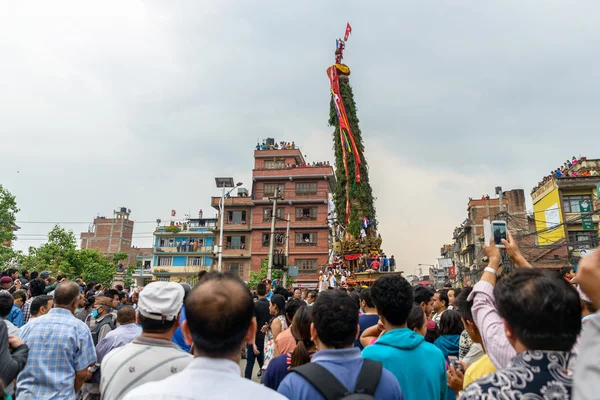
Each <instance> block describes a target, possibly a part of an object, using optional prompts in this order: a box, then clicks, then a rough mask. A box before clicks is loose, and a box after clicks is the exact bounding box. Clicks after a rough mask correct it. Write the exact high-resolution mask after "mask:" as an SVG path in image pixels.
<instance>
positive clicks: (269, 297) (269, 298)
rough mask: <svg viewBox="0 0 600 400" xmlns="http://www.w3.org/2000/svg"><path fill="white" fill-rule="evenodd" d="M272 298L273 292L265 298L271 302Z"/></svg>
mask: <svg viewBox="0 0 600 400" xmlns="http://www.w3.org/2000/svg"><path fill="white" fill-rule="evenodd" d="M271 297H273V291H272V290H271V291H270V292H269V293H267V295H266V296H265V299H267V300H269V301H271Z"/></svg>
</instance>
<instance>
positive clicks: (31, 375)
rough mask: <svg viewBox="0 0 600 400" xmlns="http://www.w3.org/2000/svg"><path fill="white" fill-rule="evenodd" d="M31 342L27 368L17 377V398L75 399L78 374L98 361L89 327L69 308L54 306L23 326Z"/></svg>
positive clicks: (24, 332)
mask: <svg viewBox="0 0 600 400" xmlns="http://www.w3.org/2000/svg"><path fill="white" fill-rule="evenodd" d="M21 339H22V340H23V341H24V342H25V343H26V344H27V346H29V358H28V359H27V365H26V366H25V369H23V371H22V372H21V373H20V374H19V377H18V379H17V396H16V397H17V398H18V399H19V400H29V399H36V400H38V399H40V400H43V399H53V400H76V398H77V396H76V394H75V388H74V383H75V374H76V372H77V371H81V370H83V369H86V368H87V367H88V366H89V365H90V364H92V363H94V362H96V349H95V347H94V342H93V341H92V334H91V332H90V329H89V328H88V327H87V326H86V325H85V324H84V323H83V322H81V321H80V320H78V319H77V318H75V317H74V316H73V314H71V312H70V311H69V310H65V309H63V308H53V309H52V310H50V312H49V313H48V314H46V315H44V316H41V317H38V318H35V319H32V320H30V321H29V322H28V323H27V324H25V325H24V326H23V328H22V329H21Z"/></svg>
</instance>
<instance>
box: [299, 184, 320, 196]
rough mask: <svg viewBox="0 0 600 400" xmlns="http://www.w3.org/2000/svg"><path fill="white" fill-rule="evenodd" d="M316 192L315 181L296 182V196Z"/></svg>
mask: <svg viewBox="0 0 600 400" xmlns="http://www.w3.org/2000/svg"><path fill="white" fill-rule="evenodd" d="M315 194H317V184H316V183H296V196H310V195H315Z"/></svg>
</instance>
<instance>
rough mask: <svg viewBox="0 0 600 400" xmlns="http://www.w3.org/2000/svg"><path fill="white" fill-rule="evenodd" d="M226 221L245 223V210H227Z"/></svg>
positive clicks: (229, 222)
mask: <svg viewBox="0 0 600 400" xmlns="http://www.w3.org/2000/svg"><path fill="white" fill-rule="evenodd" d="M227 223H228V224H245V223H246V211H228V212H227Z"/></svg>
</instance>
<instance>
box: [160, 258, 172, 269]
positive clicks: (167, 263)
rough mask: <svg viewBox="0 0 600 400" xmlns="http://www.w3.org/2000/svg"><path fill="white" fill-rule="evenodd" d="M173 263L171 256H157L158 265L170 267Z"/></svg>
mask: <svg viewBox="0 0 600 400" xmlns="http://www.w3.org/2000/svg"><path fill="white" fill-rule="evenodd" d="M171 265H173V257H158V266H159V267H170V266H171Z"/></svg>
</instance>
